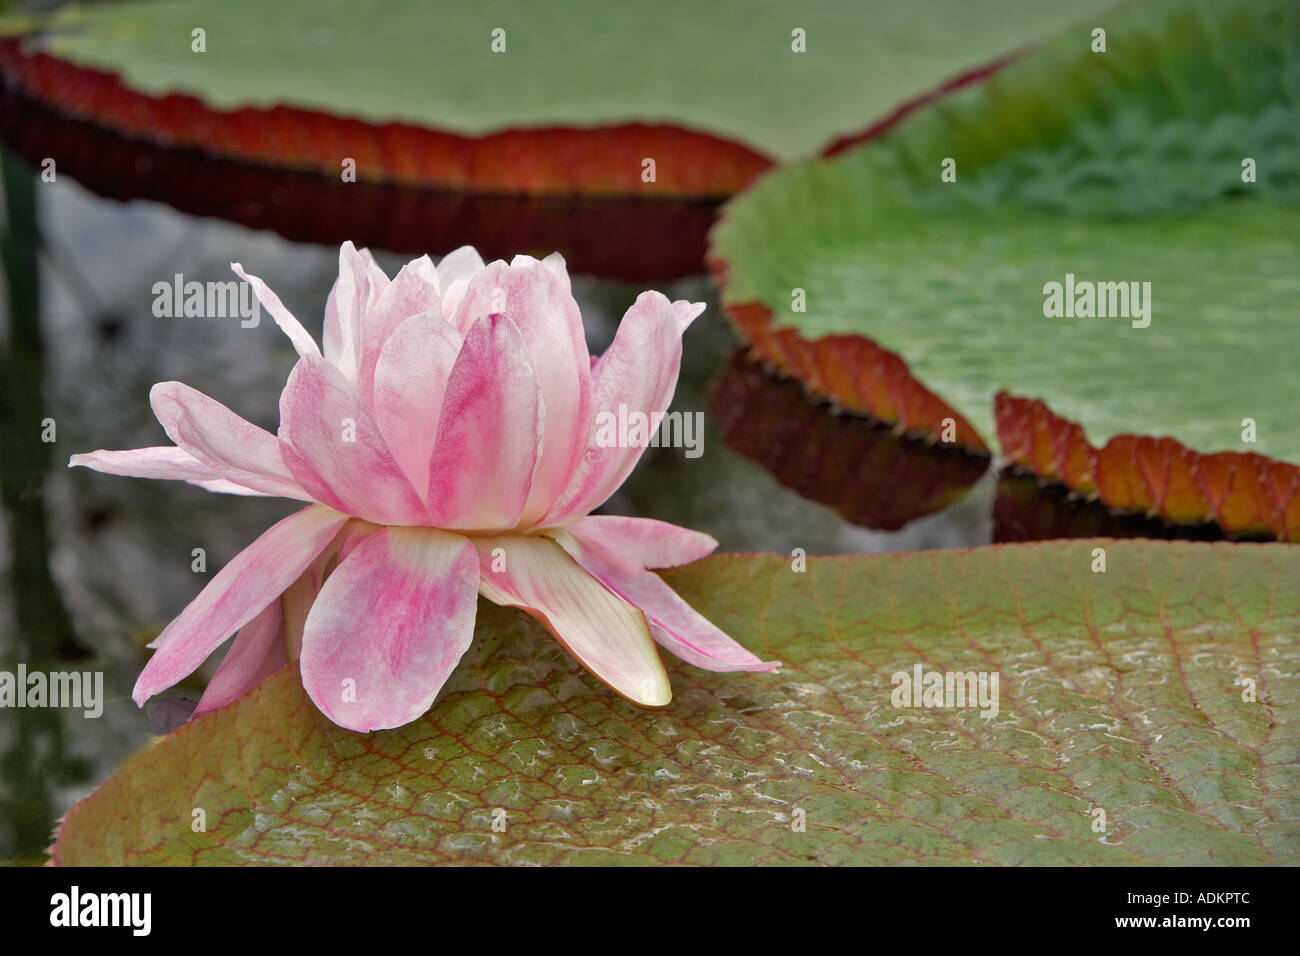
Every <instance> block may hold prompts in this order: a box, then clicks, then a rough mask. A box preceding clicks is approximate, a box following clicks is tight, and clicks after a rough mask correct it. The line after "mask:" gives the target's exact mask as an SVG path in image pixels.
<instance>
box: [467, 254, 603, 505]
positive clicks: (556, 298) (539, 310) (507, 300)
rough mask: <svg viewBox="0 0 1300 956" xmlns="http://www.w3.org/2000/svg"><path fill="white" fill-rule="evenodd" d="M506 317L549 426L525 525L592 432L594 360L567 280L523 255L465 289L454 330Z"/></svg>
mask: <svg viewBox="0 0 1300 956" xmlns="http://www.w3.org/2000/svg"><path fill="white" fill-rule="evenodd" d="M497 312H501V313H504V314H505V315H507V316H509V317H510V320H511V321H512V322H514V324H515V325H516V326H517V327H518V328H519V332H520V334H521V335H522V336H523V340H524V345H525V347H526V348H527V351H528V357H529V359H530V360H531V362H532V366H533V370H534V372H535V373H536V375H537V384H538V386H539V387H540V389H541V396H542V407H543V408H544V409H545V411H546V423H545V424H546V427H545V429H544V430H543V432H542V446H541V452H540V454H539V456H538V462H537V470H536V472H535V473H534V475H533V485H532V489H531V491H530V492H529V497H528V503H527V505H526V506H525V507H524V511H523V514H522V515H521V516H520V523H521V525H523V526H529V525H532V524H534V523H536V521H538V520H539V519H540V518H541V517H542V516H543V515H545V514H546V513H547V511H549V510H550V508H551V505H552V504H554V503H555V499H556V498H557V497H558V496H559V495H560V493H561V492H563V491H564V489H565V487H566V486H567V485H568V483H569V479H570V478H571V477H572V475H573V470H574V468H575V467H577V464H578V461H579V460H580V459H581V457H582V454H583V451H584V450H585V449H586V447H587V438H588V435H589V432H590V428H591V357H590V356H589V355H588V353H587V339H586V336H585V335H584V333H583V330H582V314H581V313H580V312H579V310H578V303H577V302H575V301H574V299H573V296H572V295H571V294H570V292H569V281H568V277H567V276H563V277H562V276H560V275H558V274H557V273H556V271H555V268H554V267H553V265H545V264H543V263H541V262H538V261H537V260H536V259H532V258H529V257H528V256H518V257H516V258H515V260H514V261H513V262H512V263H511V264H510V265H508V266H507V265H506V264H505V263H504V262H493V263H491V264H490V265H488V266H487V267H486V268H485V269H483V271H481V272H480V273H478V275H476V276H475V277H474V278H473V279H472V280H471V281H470V283H469V288H468V289H466V291H465V298H464V300H463V301H462V302H461V303H460V306H459V307H458V308H457V309H456V315H455V318H454V320H453V323H452V324H453V325H455V326H456V327H457V328H458V329H466V328H468V327H469V325H470V323H472V322H473V321H475V320H476V319H479V318H481V317H482V316H486V315H491V314H494V313H497Z"/></svg>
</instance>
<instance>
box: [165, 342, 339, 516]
mask: <svg viewBox="0 0 1300 956" xmlns="http://www.w3.org/2000/svg"><path fill="white" fill-rule="evenodd" d="M300 361H308V360H307V359H301V360H300ZM316 361H320V359H319V357H317V359H316ZM149 404H150V405H152V406H153V412H154V415H156V416H157V417H158V421H159V423H160V424H161V425H162V427H163V430H164V431H166V432H167V437H168V438H170V439H171V440H172V441H174V442H175V443H176V444H177V445H179V446H180V447H181V448H183V449H185V451H187V452H189V453H190V454H191V455H193V456H194V457H195V458H197V459H198V460H199V461H201V462H203V463H204V464H205V465H208V466H210V467H211V468H212V469H214V470H215V471H216V472H217V475H218V476H219V477H223V478H226V479H228V480H230V481H233V482H234V483H235V484H238V485H243V486H245V487H246V488H251V489H253V490H254V491H260V492H262V493H263V494H267V495H276V496H279V497H283V498H295V499H297V500H299V501H311V500H312V497H311V495H310V494H308V492H307V491H305V490H304V489H303V488H302V486H301V485H299V483H298V482H297V480H296V479H295V478H294V476H293V475H292V474H291V473H290V472H289V469H288V468H286V467H285V463H284V460H283V459H282V457H281V455H280V443H279V442H278V441H277V440H276V437H275V436H274V435H272V434H271V433H270V432H268V431H266V430H265V429H262V428H258V427H257V426H256V425H254V424H253V423H252V422H247V421H245V420H244V419H242V418H240V417H239V416H238V415H236V414H235V413H234V412H232V411H231V410H230V409H228V408H227V407H226V406H225V405H222V404H221V403H220V402H218V401H216V400H215V399H212V398H209V397H208V396H206V395H204V394H203V393H202V392H200V391H197V390H196V389H193V388H190V387H189V386H188V385H185V384H184V383H182V382H159V383H158V384H157V385H155V386H154V387H153V389H152V390H151V391H150V392H149Z"/></svg>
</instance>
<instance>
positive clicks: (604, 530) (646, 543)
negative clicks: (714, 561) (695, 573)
mask: <svg viewBox="0 0 1300 956" xmlns="http://www.w3.org/2000/svg"><path fill="white" fill-rule="evenodd" d="M568 530H569V531H571V532H572V533H573V534H574V535H576V536H577V537H578V538H579V539H581V540H582V541H587V542H590V543H591V544H594V545H599V546H600V547H601V548H603V549H604V550H606V551H608V552H610V553H611V554H612V555H614V556H615V557H617V558H618V559H619V560H620V561H621V562H622V563H624V564H627V565H630V566H632V567H637V568H675V567H677V566H678V565H680V564H690V563H691V562H692V561H698V560H699V559H700V558H702V557H704V556H705V555H708V554H712V553H713V552H714V551H715V550H716V549H717V547H718V542H717V541H715V540H714V539H713V538H711V537H710V536H709V535H707V534H702V533H700V532H699V531H692V530H691V529H689V528H682V527H679V526H678V525H675V524H669V523H668V522H667V521H655V520H654V519H652V518H625V517H623V516H621V515H589V516H587V517H586V518H583V519H582V520H581V521H576V522H574V523H573V524H571V525H569V527H568Z"/></svg>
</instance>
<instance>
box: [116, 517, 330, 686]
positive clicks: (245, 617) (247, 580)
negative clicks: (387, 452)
mask: <svg viewBox="0 0 1300 956" xmlns="http://www.w3.org/2000/svg"><path fill="white" fill-rule="evenodd" d="M347 520H348V519H347V516H346V515H341V514H338V513H337V512H335V511H331V510H330V509H329V508H326V507H323V506H321V505H312V506H310V507H308V508H304V509H302V510H301V511H299V512H296V513H295V514H291V515H290V516H289V517H287V518H285V519H284V520H283V521H280V522H278V523H277V524H275V525H272V526H271V528H270V529H269V530H267V531H266V532H265V533H264V534H263V535H262V536H261V537H260V538H258V539H257V540H256V541H254V542H253V543H252V544H250V545H249V546H248V547H247V548H245V549H244V550H243V551H241V552H240V553H239V554H237V555H236V556H235V557H234V558H233V559H232V560H231V561H230V563H229V564H227V565H226V566H225V567H224V568H222V569H221V570H220V571H218V572H217V574H216V576H215V577H213V579H212V580H211V581H209V582H208V586H207V587H205V588H204V589H203V590H202V591H201V592H200V593H199V596H198V597H196V598H195V599H194V600H193V601H191V602H190V604H189V606H188V607H187V608H185V610H184V611H182V612H181V613H180V615H179V616H178V617H177V618H176V619H175V620H174V621H172V622H171V623H170V624H169V625H167V628H166V629H165V630H164V631H163V632H162V634H161V635H159V637H158V639H157V640H156V641H155V643H156V644H157V646H158V650H157V651H156V652H155V653H154V655H153V657H151V658H149V663H148V664H146V665H145V668H144V671H143V672H142V673H141V674H140V679H139V680H137V681H136V684H135V689H134V690H133V691H132V692H131V697H132V699H133V700H134V701H135V702H136V703H137V704H141V705H143V704H144V702H145V701H146V700H148V699H149V698H150V697H152V696H153V695H154V694H156V693H158V692H159V691H160V690H163V689H165V688H167V687H170V686H171V685H172V684H175V683H176V682H177V681H178V680H180V679H181V678H182V677H185V676H186V675H187V674H189V673H191V672H192V671H193V670H194V669H195V668H197V667H198V666H199V665H200V664H202V663H203V661H204V660H205V659H206V658H207V656H208V655H209V654H211V653H212V652H213V651H214V650H216V649H217V648H218V647H220V646H221V645H222V644H223V643H224V642H225V641H226V639H227V638H229V637H230V635H231V634H233V633H234V632H235V631H237V630H238V629H239V628H241V627H243V626H244V625H245V624H247V623H248V622H249V621H251V620H252V619H253V618H254V617H255V616H257V615H258V614H259V613H261V611H262V610H263V609H264V608H265V607H266V606H267V605H268V604H270V603H271V602H272V601H275V600H278V599H279V597H280V594H281V592H283V591H284V589H285V588H287V587H288V586H289V585H290V584H292V583H293V581H294V579H295V578H297V577H298V575H300V574H302V572H303V570H304V569H305V568H306V567H307V566H308V565H309V564H311V562H312V561H313V560H314V559H315V558H316V556H317V555H318V554H320V553H321V551H322V550H324V548H325V546H326V545H328V544H329V543H330V541H331V540H332V539H333V537H334V535H335V534H336V533H337V532H338V530H339V529H340V528H341V527H343V524H344V522H346V521H347Z"/></svg>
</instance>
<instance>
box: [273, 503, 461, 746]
mask: <svg viewBox="0 0 1300 956" xmlns="http://www.w3.org/2000/svg"><path fill="white" fill-rule="evenodd" d="M478 578H479V568H478V557H477V554H476V553H475V551H474V547H473V545H471V544H470V543H469V541H468V539H466V538H462V537H460V536H459V535H454V534H448V533H446V532H442V531H437V530H435V529H432V528H385V529H382V530H380V531H377V532H375V533H374V534H372V535H369V536H368V537H366V538H364V539H363V540H361V542H360V543H358V544H357V545H356V547H354V548H353V549H352V551H351V553H350V554H349V555H348V556H347V557H346V558H344V559H343V561H342V563H340V564H339V566H338V568H337V569H336V570H335V571H334V573H333V574H332V575H330V577H329V579H328V580H326V582H325V586H324V587H323V588H322V589H321V592H320V594H319V595H318V596H317V598H316V601H315V603H314V604H312V608H311V613H309V614H308V615H307V625H306V629H305V631H304V633H303V639H302V657H301V658H300V660H299V664H300V666H301V668H302V682H303V687H305V688H306V690H307V693H308V694H309V695H311V698H312V700H313V701H315V702H316V706H317V707H319V708H320V709H321V711H322V713H324V714H325V716H327V717H329V718H330V720H332V721H334V722H335V723H336V724H338V725H340V726H342V727H347V728H349V729H350V730H357V731H362V732H366V731H371V730H379V729H383V728H387V727H400V726H401V725H402V724H406V723H410V722H411V721H412V720H415V719H416V718H417V717H419V716H420V715H421V714H423V713H424V712H425V711H426V710H428V709H429V706H430V705H431V704H432V703H433V699H434V698H435V697H436V696H437V694H438V691H439V690H440V689H441V688H442V685H443V683H445V682H446V680H447V678H448V677H449V676H450V675H451V672H452V671H453V670H454V669H455V667H456V664H457V662H458V661H459V660H460V659H461V656H462V655H463V654H464V653H465V651H466V650H468V648H469V645H470V642H471V640H472V639H473V637H474V615H475V610H476V606H477V591H478Z"/></svg>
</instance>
